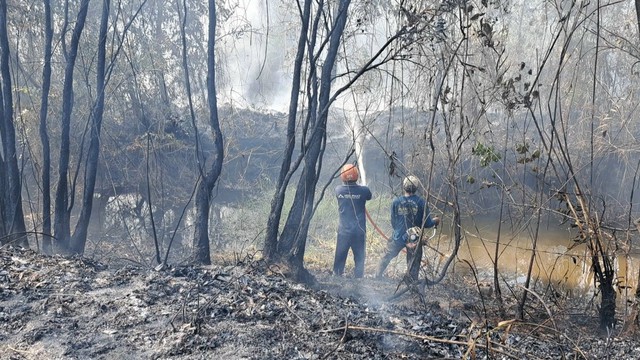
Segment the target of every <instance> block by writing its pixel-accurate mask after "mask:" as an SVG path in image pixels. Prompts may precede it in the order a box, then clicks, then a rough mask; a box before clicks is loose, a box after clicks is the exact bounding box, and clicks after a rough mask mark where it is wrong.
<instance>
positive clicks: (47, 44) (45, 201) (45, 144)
mask: <svg viewBox="0 0 640 360" xmlns="http://www.w3.org/2000/svg"><path fill="white" fill-rule="evenodd" d="M43 3H44V18H45V19H44V20H45V21H44V22H45V25H44V36H45V41H44V67H43V68H42V98H41V100H40V129H39V133H40V142H41V143H42V234H43V235H44V237H43V239H42V250H43V252H44V253H45V254H51V253H52V252H53V247H52V242H51V170H50V169H51V145H50V143H49V131H48V129H47V112H48V111H49V91H50V89H51V56H52V43H53V25H52V21H51V17H52V15H51V1H50V0H44V1H43Z"/></svg>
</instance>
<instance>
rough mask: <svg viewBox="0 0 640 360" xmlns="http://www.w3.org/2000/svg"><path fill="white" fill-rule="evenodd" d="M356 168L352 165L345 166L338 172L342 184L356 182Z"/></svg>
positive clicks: (357, 174)
mask: <svg viewBox="0 0 640 360" xmlns="http://www.w3.org/2000/svg"><path fill="white" fill-rule="evenodd" d="M359 175H360V174H359V173H358V168H357V167H356V166H355V165H353V164H346V165H344V166H343V167H342V171H341V172H340V179H341V180H342V181H344V182H355V181H358V176H359Z"/></svg>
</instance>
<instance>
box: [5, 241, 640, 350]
mask: <svg viewBox="0 0 640 360" xmlns="http://www.w3.org/2000/svg"><path fill="white" fill-rule="evenodd" d="M311 270H312V272H313V274H314V275H315V276H316V279H317V283H316V284H315V285H313V286H308V285H301V284H297V283H294V282H291V281H289V280H287V277H286V276H285V275H284V274H283V273H284V271H282V270H281V269H279V268H278V267H273V266H272V267H270V268H267V267H265V266H264V265H263V264H262V263H260V262H259V261H249V260H247V261H234V263H233V264H229V263H227V264H225V263H221V264H220V265H213V266H207V267H175V268H173V267H170V268H166V269H161V270H156V269H145V268H137V267H132V266H121V267H117V268H110V267H107V266H105V265H102V264H99V263H95V262H91V261H88V260H86V259H80V258H63V257H47V256H42V255H39V254H36V253H34V252H31V251H27V250H18V249H0V358H2V359H429V358H435V359H442V358H449V359H460V358H470V359H484V358H489V359H539V358H541V359H560V358H571V359H574V358H588V359H596V358H601V359H609V358H610V359H638V358H640V343H638V342H636V341H634V339H632V338H630V337H622V336H603V335H602V334H597V333H596V332H595V331H594V330H593V329H594V328H597V319H596V318H595V317H594V316H595V315H594V314H589V312H588V311H586V310H584V307H582V308H581V309H582V310H576V309H578V308H570V309H569V308H567V309H562V310H560V309H559V308H555V307H553V306H550V305H549V304H546V305H547V306H546V308H547V309H545V307H544V306H539V308H540V309H537V308H536V307H535V306H531V307H530V309H529V310H528V311H529V312H528V318H529V320H528V321H530V323H523V322H515V321H509V318H508V317H505V316H502V317H501V316H499V314H498V313H497V312H496V311H495V310H492V308H495V304H492V303H493V300H491V299H487V300H486V301H485V302H483V301H482V299H481V298H480V297H479V294H480V293H479V292H478V291H475V290H476V289H475V288H474V286H471V285H468V284H467V282H465V280H464V279H461V278H453V277H452V278H451V279H447V280H446V281H445V282H444V283H443V284H439V285H437V286H434V287H432V288H428V289H426V291H425V292H424V294H425V295H424V296H422V297H421V296H419V295H418V293H416V292H411V291H410V292H407V293H406V294H404V295H402V296H400V297H399V298H397V299H395V300H393V301H390V300H389V298H390V297H391V296H392V295H393V294H394V292H395V290H396V289H397V287H398V284H399V281H398V280H397V279H393V278H392V279H382V280H377V279H371V278H365V279H350V278H337V277H333V276H331V275H329V274H328V273H327V272H326V271H325V270H322V269H317V270H315V271H314V270H313V269H311ZM533 302H535V300H534V301H532V303H533ZM510 306H512V305H511V304H505V307H506V308H507V309H509V307H510ZM549 314H551V315H552V317H550V316H549ZM571 314H573V315H571ZM578 315H579V316H578Z"/></svg>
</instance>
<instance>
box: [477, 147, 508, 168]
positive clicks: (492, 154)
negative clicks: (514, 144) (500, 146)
mask: <svg viewBox="0 0 640 360" xmlns="http://www.w3.org/2000/svg"><path fill="white" fill-rule="evenodd" d="M471 154H473V155H475V156H479V157H480V166H482V167H485V166H487V165H489V164H491V163H492V162H498V161H499V160H500V159H501V158H502V157H501V156H500V154H498V152H497V151H496V149H495V148H494V147H493V146H486V145H484V144H482V143H476V145H475V146H474V147H473V148H472V149H471Z"/></svg>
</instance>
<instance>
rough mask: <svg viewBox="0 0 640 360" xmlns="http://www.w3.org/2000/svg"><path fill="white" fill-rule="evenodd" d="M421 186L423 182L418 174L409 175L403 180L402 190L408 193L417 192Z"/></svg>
mask: <svg viewBox="0 0 640 360" xmlns="http://www.w3.org/2000/svg"><path fill="white" fill-rule="evenodd" d="M419 186H421V184H420V180H419V179H418V177H417V176H414V175H409V176H407V177H406V178H404V180H402V190H404V191H406V192H408V193H411V194H413V193H415V192H416V191H417V190H418V187H419Z"/></svg>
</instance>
